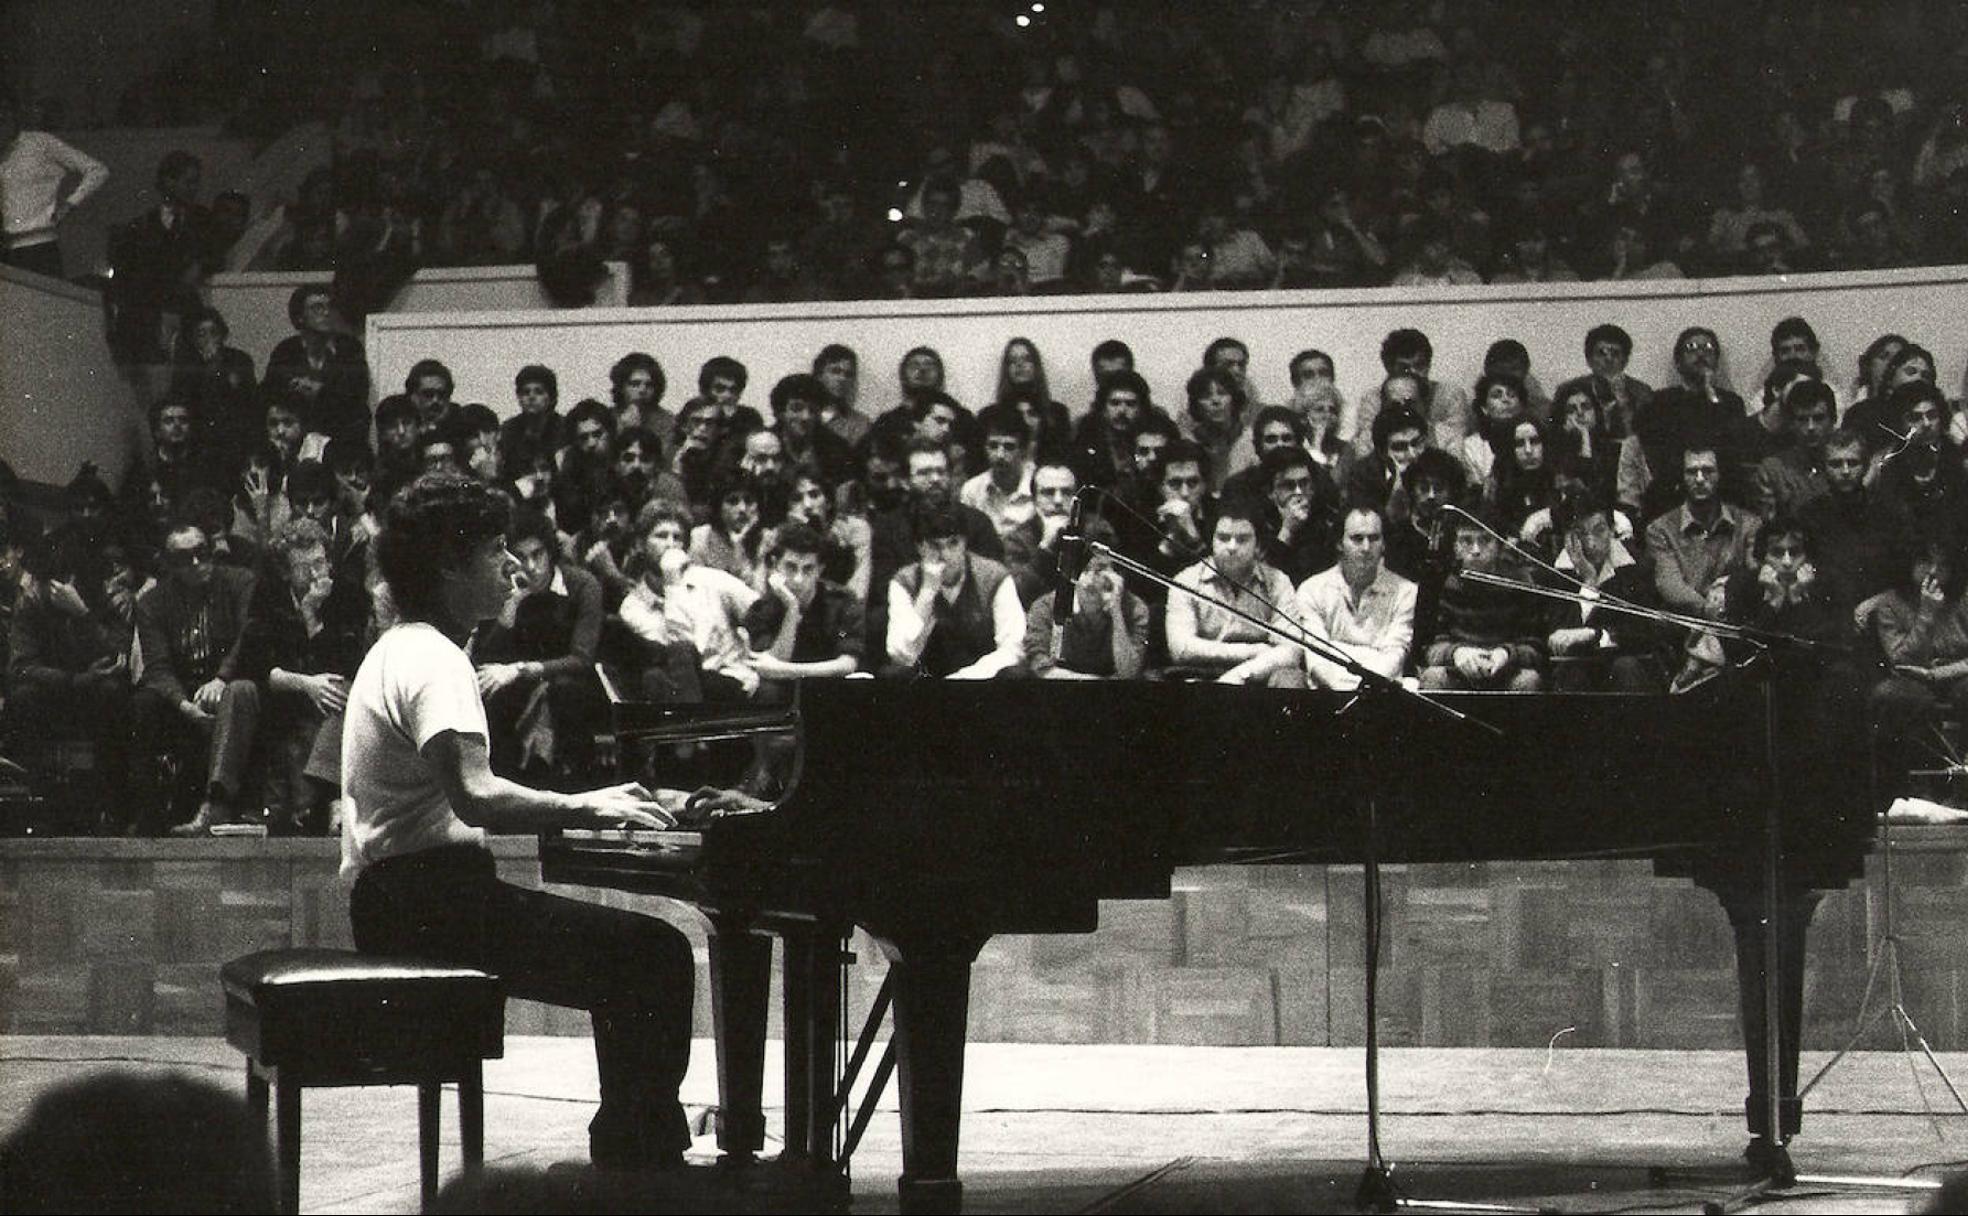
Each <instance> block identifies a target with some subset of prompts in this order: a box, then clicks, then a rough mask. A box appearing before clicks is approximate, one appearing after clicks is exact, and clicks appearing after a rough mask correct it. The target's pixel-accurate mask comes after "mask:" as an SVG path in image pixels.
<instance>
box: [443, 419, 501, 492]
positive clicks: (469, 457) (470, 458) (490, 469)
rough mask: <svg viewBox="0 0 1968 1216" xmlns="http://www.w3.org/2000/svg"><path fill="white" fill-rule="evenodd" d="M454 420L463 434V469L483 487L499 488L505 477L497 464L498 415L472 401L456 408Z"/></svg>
mask: <svg viewBox="0 0 1968 1216" xmlns="http://www.w3.org/2000/svg"><path fill="white" fill-rule="evenodd" d="M453 417H455V418H456V419H457V420H458V426H459V427H460V428H461V429H462V430H463V431H464V435H465V468H466V469H467V470H469V471H470V472H471V475H472V476H473V477H476V478H478V479H479V480H480V481H482V482H484V483H485V484H487V485H493V486H496V485H498V484H499V483H500V481H501V480H502V479H504V477H505V468H504V466H503V465H501V464H500V463H499V416H498V415H497V414H495V413H493V412H492V407H491V406H489V405H485V404H483V403H482V402H478V401H474V402H472V403H471V404H469V405H461V406H459V407H458V409H457V412H456V413H455V414H454V415H453Z"/></svg>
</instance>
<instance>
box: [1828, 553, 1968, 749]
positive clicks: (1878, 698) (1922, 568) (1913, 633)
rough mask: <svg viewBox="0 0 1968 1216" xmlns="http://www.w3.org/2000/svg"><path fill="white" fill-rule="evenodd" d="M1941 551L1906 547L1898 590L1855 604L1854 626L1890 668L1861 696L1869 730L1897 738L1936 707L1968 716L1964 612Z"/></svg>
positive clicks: (1956, 564) (1955, 577) (1967, 617)
mask: <svg viewBox="0 0 1968 1216" xmlns="http://www.w3.org/2000/svg"><path fill="white" fill-rule="evenodd" d="M1965 581H1968V571H1964V570H1963V569H1962V568H1961V563H1960V561H1959V559H1958V558H1957V557H1956V555H1955V552H1954V550H1953V549H1952V548H1950V547H1949V546H1947V545H1945V544H1942V543H1939V542H1933V541H1930V542H1928V543H1925V544H1922V545H1920V546H1918V547H1917V548H1914V549H1912V551H1911V552H1910V553H1909V554H1908V561H1907V565H1906V568H1905V571H1904V576H1903V577H1902V579H1901V581H1900V582H1899V584H1898V585H1897V586H1895V587H1893V588H1892V589H1890V590H1888V591H1883V592H1881V593H1880V594H1878V595H1876V596H1874V597H1873V598H1871V599H1869V600H1867V601H1865V602H1864V603H1863V604H1860V605H1859V608H1858V612H1857V613H1856V616H1857V623H1858V625H1859V627H1860V629H1861V631H1862V632H1863V633H1864V634H1865V635H1866V636H1867V637H1868V638H1870V639H1871V640H1872V641H1873V643H1874V644H1876V645H1877V646H1878V648H1879V654H1880V656H1881V657H1882V658H1884V659H1885V661H1886V662H1887V663H1888V664H1890V665H1891V668H1892V670H1891V674H1889V675H1886V676H1884V677H1882V678H1881V679H1879V680H1878V681H1877V682H1876V683H1874V684H1873V686H1872V689H1871V692H1870V694H1869V695H1868V697H1867V701H1868V704H1869V706H1870V708H1871V711H1872V720H1873V722H1874V724H1875V725H1876V727H1877V728H1878V729H1879V730H1880V731H1882V732H1884V733H1885V734H1887V735H1889V736H1894V737H1900V736H1904V735H1906V734H1907V733H1908V732H1909V731H1911V730H1913V729H1915V728H1917V727H1919V726H1921V725H1922V724H1924V723H1926V722H1928V721H1931V720H1932V719H1933V718H1934V717H1935V716H1936V714H1937V712H1938V711H1940V710H1942V709H1946V710H1948V711H1949V712H1950V713H1951V714H1952V715H1953V716H1954V717H1956V718H1961V717H1964V716H1968V608H1965V607H1964V604H1963V600H1962V594H1961V592H1962V585H1963V583H1964V582H1965Z"/></svg>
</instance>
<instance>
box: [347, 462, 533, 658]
mask: <svg viewBox="0 0 1968 1216" xmlns="http://www.w3.org/2000/svg"><path fill="white" fill-rule="evenodd" d="M511 518H512V500H511V499H510V498H508V497H506V494H505V492H504V491H502V490H499V489H496V488H494V487H492V486H489V485H486V484H485V483H484V482H482V481H479V480H477V479H476V478H472V477H466V476H464V475H462V474H459V473H447V472H439V473H426V474H424V475H422V476H420V477H418V478H417V479H416V480H415V481H412V482H411V483H410V484H409V485H407V486H404V487H403V488H402V489H401V490H399V491H397V493H396V496H395V497H394V498H392V499H390V502H389V506H388V507H387V508H386V509H385V510H384V512H383V530H382V534H381V535H379V536H378V537H377V538H376V566H377V568H378V569H379V570H381V571H382V575H383V579H384V581H385V582H387V583H388V584H389V589H390V595H391V597H392V598H393V599H394V600H395V602H396V608H397V612H398V614H399V615H401V617H402V618H403V619H404V620H406V621H431V622H436V621H439V620H441V619H442V618H443V613H444V601H443V598H442V594H441V593H442V589H443V585H444V575H445V574H446V573H450V572H455V571H457V570H459V569H461V568H463V567H464V565H465V563H466V562H468V561H469V560H470V559H471V554H472V550H473V549H476V548H477V547H478V546H479V545H481V544H483V543H485V542H486V541H488V540H491V539H493V538H495V537H502V536H504V535H505V534H506V526H507V524H508V522H509V521H510V520H511Z"/></svg>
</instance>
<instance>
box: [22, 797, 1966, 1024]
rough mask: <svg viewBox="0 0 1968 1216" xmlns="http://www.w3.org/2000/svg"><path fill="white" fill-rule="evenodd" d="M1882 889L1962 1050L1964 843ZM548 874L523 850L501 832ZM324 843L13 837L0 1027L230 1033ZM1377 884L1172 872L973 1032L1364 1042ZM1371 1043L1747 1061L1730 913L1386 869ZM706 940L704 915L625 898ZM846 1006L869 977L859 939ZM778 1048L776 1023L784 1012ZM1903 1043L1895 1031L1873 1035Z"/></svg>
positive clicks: (1341, 870) (1900, 837)
mask: <svg viewBox="0 0 1968 1216" xmlns="http://www.w3.org/2000/svg"><path fill="white" fill-rule="evenodd" d="M1895 842H1896V843H1895V849H1894V865H1895V873H1894V883H1895V887H1896V890H1897V894H1898V899H1897V901H1896V908H1897V910H1898V914H1899V916H1900V918H1901V923H1900V929H1901V933H1902V939H1903V947H1902V963H1903V976H1904V979H1905V982H1906V999H1907V1003H1908V1006H1909V1007H1910V1009H1911V1010H1912V1011H1913V1014H1914V1016H1915V1018H1916V1019H1917V1020H1918V1021H1919V1022H1920V1024H1921V1027H1922V1028H1923V1029H1924V1030H1925V1031H1926V1032H1927V1034H1928V1036H1929V1038H1930V1040H1931V1041H1932V1043H1933V1045H1934V1046H1935V1047H1936V1048H1939V1049H1943V1050H1947V1049H1960V1048H1962V1047H1964V1046H1968V982H1965V981H1968V934H1963V933H1962V932H1961V931H1960V927H1961V926H1962V925H1963V924H1964V923H1968V833H1960V832H1954V831H1950V830H1945V829H1911V830H1909V829H1899V830H1897V831H1896V834H1895ZM496 852H497V853H498V855H499V865H500V870H501V873H502V874H503V875H504V876H505V877H506V878H508V879H509V880H511V881H514V882H519V883H524V884H528V885H533V884H537V882H538V877H539V868H538V863H537V862H536V860H535V857H534V843H533V841H532V840H531V839H530V838H506V839H501V840H499V841H497V842H496ZM336 860H337V858H336V852H335V848H334V845H333V842H330V841H322V840H220V841H125V840H0V1033H7V1034H214V1033H217V1032H218V1029H219V1016H220V999H219V992H218V977H217V972H218V966H219V964H220V963H222V962H224V961H225V960H226V959H228V958H231V957H233V956H235V955H239V954H244V953H247V952H249V951H252V950H257V949H263V948H267V947H274V946H288V945H319V946H343V947H345V946H347V945H348V944H349V942H348V905H347V895H346V892H344V891H343V889H342V887H341V885H340V883H339V881H338V880H337V878H336V876H335V867H336ZM1880 862H1881V857H1880V855H1878V854H1877V853H1875V855H1874V856H1873V858H1872V859H1871V861H1870V863H1869V867H1868V879H1867V881H1866V882H1864V883H1861V884H1855V885H1854V886H1853V887H1852V888H1851V889H1849V890H1846V891H1840V892H1834V893H1832V894H1831V895H1830V896H1828V897H1827V898H1826V900H1825V902H1824V905H1823V907H1822V908H1821V909H1820V910H1819V912H1818V916H1817V919H1816V920H1815V921H1814V923H1813V926H1812V931H1811V952H1810V957H1809V960H1808V978H1807V983H1808V994H1807V1006H1806V1007H1807V1011H1808V1013H1807V1025H1806V1028H1805V1037H1806V1044H1807V1046H1811V1047H1816V1048H1826V1047H1836V1046H1839V1045H1841V1044H1842V1043H1843V1042H1844V1039H1845V1037H1846V1036H1847V1035H1848V1034H1849V1033H1850V1030H1851V1027H1852V1024H1853V1021H1852V1019H1853V1017H1854V1015H1855V1013H1856V1012H1857V1009H1858V1004H1859V1000H1860V997H1861V994H1862V992H1863V989H1864V986H1865V979H1866V973H1867V968H1868V966H1869V964H1870V963H1871V961H1872V956H1873V954H1874V953H1875V952H1876V943H1877V940H1878V938H1879V936H1880V933H1881V920H1880V918H1881V916H1882V914H1883V911H1884V907H1883V903H1882V901H1881V899H1880V897H1879V891H1878V888H1879V883H1878V878H1879V866H1880ZM1362 883H1363V879H1362V875H1361V872H1360V870H1359V869H1357V868H1354V867H1333V868H1327V867H1321V866H1271V867H1211V868H1206V869H1193V870H1183V871H1179V872H1178V873H1177V874H1176V876H1175V882H1174V892H1173V895H1172V896H1171V898H1169V899H1167V900H1145V901H1127V902H1110V903H1107V904H1105V905H1103V906H1102V908H1101V923H1100V929H1099V931H1098V932H1095V933H1092V934H1085V935H1073V936H1054V937H1002V938H997V939H995V940H993V941H992V942H990V943H989V944H988V945H987V946H986V947H985V949H984V951H983V953H982V955H981V956H980V957H979V959H978V963H977V968H976V972H975V979H974V982H973V985H972V1001H971V1014H970V1022H971V1033H972V1036H973V1037H974V1038H977V1039H979V1040H985V1041H1022V1042H1052V1043H1180V1044H1222V1045H1246V1044H1290V1045H1299V1044H1302V1045H1315V1046H1316V1045H1328V1044H1331V1045H1348V1044H1357V1043H1359V1042H1361V1041H1362V1038H1363V1034H1364V1024H1365V1010H1364V1002H1363V979H1364V964H1363V959H1362V944H1363V942H1364V937H1365V935H1364V930H1363V925H1362V912H1361V894H1362ZM1382 889H1383V893H1384V900H1385V905H1386V911H1387V924H1386V933H1387V936H1386V945H1385V948H1384V949H1383V951H1382V956H1381V984H1382V997H1381V1035H1382V1041H1383V1042H1385V1043H1388V1044H1390V1045H1402V1046H1405V1045H1418V1046H1495V1047H1531V1046H1543V1045H1544V1044H1545V1043H1546V1042H1548V1041H1550V1039H1551V1038H1552V1036H1554V1035H1557V1034H1560V1033H1564V1034H1565V1036H1566V1038H1565V1041H1566V1042H1567V1043H1569V1044H1571V1045H1573V1046H1581V1047H1585V1046H1596V1047H1671V1048H1682V1049H1687V1048H1711V1047H1724V1048H1726V1047H1731V1046H1733V1045H1735V1044H1736V1043H1737V1042H1738V1037H1737V1029H1736V1015H1735V968H1734V961H1733V950H1732V947H1731V943H1730V937H1729V931H1728V926H1727V923H1726V922H1725V921H1724V920H1723V918H1722V915H1721V913H1720V911H1719V909H1718V908H1717V906H1716V904H1715V902H1714V900H1713V899H1712V898H1711V897H1710V896H1709V895H1707V894H1706V893H1705V892H1702V891H1700V890H1698V889H1696V888H1695V887H1694V886H1693V885H1692V884H1691V883H1689V882H1688V881H1686V880H1684V879H1665V878H1658V877H1655V875H1654V874H1653V871H1652V868H1651V867H1650V866H1649V865H1648V864H1647V863H1645V862H1627V861H1582V862H1564V863H1517V862H1493V863H1483V864H1474V865H1453V866H1450V865H1442V866H1412V867H1410V866H1399V867H1389V868H1388V869H1387V870H1386V871H1385V873H1384V877H1383V884H1382ZM569 893H570V894H578V895H580V896H581V897H583V898H590V899H599V900H601V901H603V902H606V903H609V904H612V905H615V906H620V907H633V908H638V909H641V910H644V911H653V912H658V913H660V914H661V915H664V916H665V917H666V918H668V919H670V920H671V921H673V922H674V923H676V924H677V925H679V926H680V927H682V928H683V929H684V930H685V931H686V932H687V933H689V934H690V936H691V938H692V940H693V941H694V942H695V943H696V944H697V947H698V955H699V998H698V1002H697V1006H698V1012H697V1021H698V1030H699V1033H700V1034H708V1033H709V1016H710V1015H709V1002H708V1000H706V999H705V998H704V996H703V995H702V993H703V983H704V974H703V971H704V969H703V961H704V956H703V944H704V929H703V922H702V918H701V917H699V916H698V915H697V914H696V913H695V912H694V911H692V910H690V909H688V908H684V907H681V906H679V905H673V904H665V903H663V902H662V901H658V900H655V899H651V898H648V897H643V896H631V895H626V894H623V893H620V892H595V891H583V892H569ZM854 949H855V951H856V953H857V956H858V959H859V961H858V962H857V964H856V966H855V968H854V975H853V977H852V980H851V987H850V1000H849V1004H850V1007H851V1008H852V1009H853V1011H854V1012H855V1013H856V1014H857V1015H859V1014H860V1013H863V1012H865V1010H866V1009H867V1007H868V1006H869V1004H871V1003H872V1001H873V998H874V994H875V989H876V988H877V986H878V985H879V983H880V978H881V970H882V967H883V963H882V961H881V954H880V951H879V950H878V949H877V948H876V947H875V945H874V943H873V942H871V941H868V940H866V939H865V938H860V939H858V940H857V941H856V942H855V944H854ZM510 1009H511V1012H510V1014H509V1016H508V1021H509V1027H510V1029H511V1030H512V1031H513V1032H514V1033H522V1034H586V1033H587V1032H588V1026H587V1018H586V1015H584V1014H580V1013H576V1012H573V1011H569V1010H563V1009H555V1008H551V1007H548V1006H543V1005H537V1004H533V1003H531V1002H524V1001H514V1002H512V1003H511V1005H510ZM774 1016H775V1026H774V1033H775V1034H776V1033H777V1027H776V1018H777V1014H776V1011H775V1015H774ZM1873 1045H1876V1046H1880V1047H1885V1046H1893V1045H1897V1040H1894V1041H1893V1042H1891V1043H1889V1042H1888V1038H1887V1036H1886V1031H1885V1028H1884V1027H1883V1025H1882V1026H1881V1027H1880V1028H1879V1029H1878V1030H1876V1031H1875V1032H1874V1044H1873Z"/></svg>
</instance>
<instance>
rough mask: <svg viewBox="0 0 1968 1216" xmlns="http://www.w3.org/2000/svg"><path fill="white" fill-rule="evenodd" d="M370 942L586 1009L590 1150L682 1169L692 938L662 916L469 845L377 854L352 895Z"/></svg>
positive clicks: (362, 937)
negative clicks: (569, 888) (584, 893)
mask: <svg viewBox="0 0 1968 1216" xmlns="http://www.w3.org/2000/svg"><path fill="white" fill-rule="evenodd" d="M349 920H350V922H351V924H352V925H353V927H354V930H355V945H356V948H357V949H358V950H364V951H369V952H373V953H380V954H408V955H412V956H420V957H423V958H429V959H437V960H441V961H444V962H451V963H460V964H463V965H465V966H470V967H478V968H482V969H484V970H486V971H491V972H493V973H495V974H497V975H499V976H500V977H501V978H502V979H504V980H505V983H506V990H507V991H508V992H510V993H511V994H512V995H513V996H517V997H522V998H525V999H528V1000H535V1001H545V1002H547V1003H548V1004H550V1005H563V1006H566V1007H568V1008H572V1009H586V1010H588V1011H589V1013H590V1014H591V1015H592V1017H593V1020H594V1036H595V1062H596V1064H597V1065H598V1066H599V1071H600V1073H601V1107H600V1109H599V1110H598V1111H597V1112H596V1113H595V1117H594V1119H593V1120H592V1121H591V1122H590V1123H589V1124H588V1146H589V1154H590V1156H591V1157H592V1158H593V1160H594V1163H595V1164H596V1165H598V1166H601V1167H603V1168H606V1169H658V1168H665V1167H669V1166H674V1165H676V1164H678V1163H679V1162H680V1160H681V1154H682V1152H683V1150H684V1149H685V1148H686V1147H688V1146H689V1144H690V1127H689V1123H688V1121H687V1120H686V1119H685V1117H684V1113H683V1106H682V1104H681V1103H679V1102H678V1100H677V1087H678V1086H679V1085H681V1084H682V1083H683V1074H684V1072H685V1070H686V1069H688V1068H689V1066H690V1034H691V987H692V984H693V981H694V979H695V976H696V964H695V962H694V961H693V959H692V957H691V950H690V942H689V940H688V939H686V938H685V937H684V935H683V934H682V933H681V932H679V931H678V930H677V929H676V928H675V927H674V926H671V925H669V924H666V923H664V922H663V921H660V920H657V919H655V918H654V917H650V916H641V915H638V914H636V913H634V912H628V911H624V910H621V909H617V908H604V907H602V906H600V905H599V904H591V903H585V902H583V901H581V900H575V899H563V898H562V897H560V896H558V895H549V894H547V893H546V892H544V891H532V890H528V889H526V888H524V887H516V886H513V885H512V884H510V883H505V882H501V881H499V878H498V875H497V873H496V870H495V867H494V865H493V861H492V855H491V854H490V853H489V852H487V851H485V850H484V849H480V848H474V847H471V846H454V847H449V848H438V849H428V850H426V851H424V852H421V853H412V854H409V855H407V856H403V857H395V858H390V859H388V860H385V861H380V862H377V863H376V864H375V865H372V866H370V867H369V868H368V869H366V870H364V871H363V872H362V875H361V877H360V878H358V879H357V880H356V883H355V890H354V891H353V892H352V893H351V895H350V897H349Z"/></svg>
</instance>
